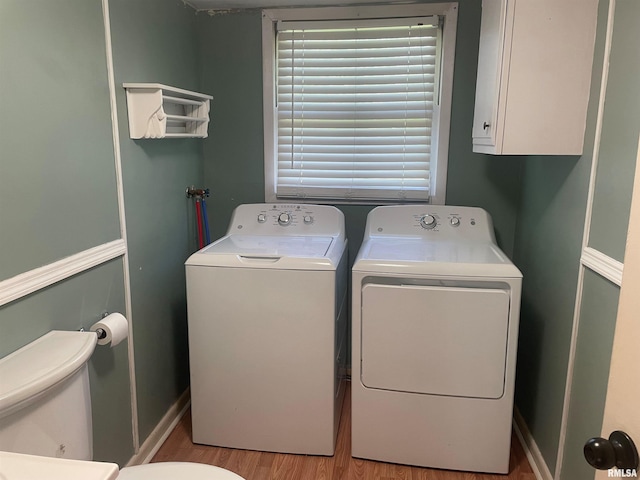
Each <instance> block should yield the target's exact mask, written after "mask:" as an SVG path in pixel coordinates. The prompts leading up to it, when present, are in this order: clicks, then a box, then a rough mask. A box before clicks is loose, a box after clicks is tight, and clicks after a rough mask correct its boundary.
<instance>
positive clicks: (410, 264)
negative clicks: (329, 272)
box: [354, 236, 522, 278]
mask: <svg viewBox="0 0 640 480" xmlns="http://www.w3.org/2000/svg"><path fill="white" fill-rule="evenodd" d="M354 270H357V271H367V272H403V273H414V274H437V275H473V276H477V275H482V276H490V275H495V276H499V277H516V278H520V277H522V274H521V273H520V272H519V271H518V269H517V268H516V267H515V266H514V265H513V264H512V263H511V261H510V260H509V258H508V257H507V256H506V255H505V254H504V253H503V252H502V250H500V249H499V248H498V247H497V246H496V245H495V244H493V243H486V242H464V241H455V242H452V241H449V242H443V241H428V240H425V239H424V238H421V237H410V236H398V237H392V236H385V237H372V238H370V239H369V240H367V241H366V242H365V243H364V244H363V245H362V247H361V249H360V252H359V254H358V257H357V259H356V263H355V265H354Z"/></svg>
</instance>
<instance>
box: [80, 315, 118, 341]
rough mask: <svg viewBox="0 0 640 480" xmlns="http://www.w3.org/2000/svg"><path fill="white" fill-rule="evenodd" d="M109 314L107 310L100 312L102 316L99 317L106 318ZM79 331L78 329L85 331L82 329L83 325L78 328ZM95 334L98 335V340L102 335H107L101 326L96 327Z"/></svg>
mask: <svg viewBox="0 0 640 480" xmlns="http://www.w3.org/2000/svg"><path fill="white" fill-rule="evenodd" d="M109 315H110V313H109V312H104V313H103V314H102V317H101V318H107V317H108V316H109ZM79 331H80V332H86V330H85V329H84V327H80V330H79ZM95 334H96V335H97V336H98V340H102V339H103V338H104V337H106V336H107V332H105V331H104V329H102V328H98V329H96V331H95Z"/></svg>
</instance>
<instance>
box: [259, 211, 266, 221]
mask: <svg viewBox="0 0 640 480" xmlns="http://www.w3.org/2000/svg"><path fill="white" fill-rule="evenodd" d="M266 221H267V216H266V215H265V214H264V213H261V214H260V215H258V223H264V222H266Z"/></svg>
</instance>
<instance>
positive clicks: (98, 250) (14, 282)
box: [0, 240, 127, 306]
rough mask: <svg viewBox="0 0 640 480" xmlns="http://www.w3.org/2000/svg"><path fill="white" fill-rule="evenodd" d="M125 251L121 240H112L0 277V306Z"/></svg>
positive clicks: (120, 254) (111, 258) (118, 255)
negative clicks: (51, 261)
mask: <svg viewBox="0 0 640 480" xmlns="http://www.w3.org/2000/svg"><path fill="white" fill-rule="evenodd" d="M126 251H127V249H126V245H125V243H124V240H114V241H112V242H108V243H104V244H102V245H98V246H97V247H93V248H90V249H88V250H84V251H83V252H79V253H76V254H75V255H71V256H69V257H66V258H63V259H62V260H58V261H57V262H53V263H50V264H48V265H44V266H43V267H38V268H34V269H33V270H29V271H28V272H25V273H21V274H19V275H16V276H15V277H11V278H8V279H7V280H3V281H2V282H0V306H2V305H6V304H7V303H9V302H13V301H14V300H17V299H19V298H22V297H24V296H26V295H29V294H31V293H33V292H37V291H38V290H41V289H43V288H46V287H48V286H50V285H53V284H54V283H57V282H60V281H62V280H65V279H67V278H69V277H72V276H74V275H76V274H78V273H81V272H84V271H85V270H88V269H90V268H93V267H95V266H97V265H100V264H102V263H105V262H108V261H109V260H113V259H114V258H117V257H120V256H122V255H124V254H125V253H126Z"/></svg>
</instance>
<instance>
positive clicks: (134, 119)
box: [122, 83, 213, 139]
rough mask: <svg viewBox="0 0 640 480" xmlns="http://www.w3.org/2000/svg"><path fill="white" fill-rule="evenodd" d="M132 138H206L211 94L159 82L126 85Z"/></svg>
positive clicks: (124, 85)
mask: <svg viewBox="0 0 640 480" xmlns="http://www.w3.org/2000/svg"><path fill="white" fill-rule="evenodd" d="M122 86H123V87H124V88H125V89H126V90H127V110H128V113H129V136H130V137H131V138H134V139H139V138H206V137H207V129H208V127H209V102H210V101H211V100H212V99H213V97H211V96H210V95H204V94H202V93H197V92H191V91H189V90H183V89H181V88H176V87H170V86H168V85H162V84H159V83H124V84H123V85H122Z"/></svg>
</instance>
